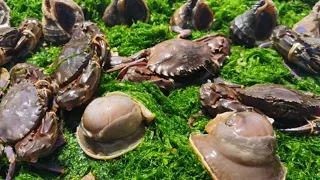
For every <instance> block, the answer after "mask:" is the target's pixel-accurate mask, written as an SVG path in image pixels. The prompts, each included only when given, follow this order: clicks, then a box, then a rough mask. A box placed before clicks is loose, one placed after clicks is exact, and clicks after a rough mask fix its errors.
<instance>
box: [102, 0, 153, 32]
mask: <svg viewBox="0 0 320 180" xmlns="http://www.w3.org/2000/svg"><path fill="white" fill-rule="evenodd" d="M149 16H150V14H149V8H148V5H147V4H146V3H145V1H144V0H112V2H111V4H110V5H109V6H108V7H107V8H106V10H105V11H104V14H103V22H104V24H105V25H106V26H109V27H113V26H115V25H120V24H126V25H129V26H130V25H132V23H133V22H137V21H143V22H148V20H149Z"/></svg>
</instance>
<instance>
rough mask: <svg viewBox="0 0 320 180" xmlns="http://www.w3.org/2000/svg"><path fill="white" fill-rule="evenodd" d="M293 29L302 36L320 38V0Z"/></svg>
mask: <svg viewBox="0 0 320 180" xmlns="http://www.w3.org/2000/svg"><path fill="white" fill-rule="evenodd" d="M292 30H293V31H294V32H296V33H298V34H299V35H301V36H308V37H318V38H320V1H319V2H317V3H316V4H315V5H314V6H313V8H312V11H311V13H310V14H309V15H308V16H306V17H304V18H303V19H301V20H300V21H299V22H297V23H296V24H295V25H294V26H293V28H292Z"/></svg>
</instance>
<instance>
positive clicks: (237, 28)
mask: <svg viewBox="0 0 320 180" xmlns="http://www.w3.org/2000/svg"><path fill="white" fill-rule="evenodd" d="M278 24H279V21H278V10H277V8H276V7H275V5H274V3H273V2H272V0H259V1H258V2H257V3H256V4H255V5H254V6H253V7H252V9H250V10H248V11H246V12H245V13H244V14H241V15H239V16H237V17H236V18H235V19H234V20H233V21H232V22H231V26H230V35H231V39H232V41H234V42H235V43H237V44H240V45H244V46H247V47H254V46H256V44H258V43H257V42H256V41H264V40H267V39H268V38H269V37H270V35H271V33H272V30H273V28H274V27H275V26H277V25H278Z"/></svg>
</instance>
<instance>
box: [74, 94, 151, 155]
mask: <svg viewBox="0 0 320 180" xmlns="http://www.w3.org/2000/svg"><path fill="white" fill-rule="evenodd" d="M153 119H154V115H153V114H152V113H151V112H150V111H149V110H148V109H147V108H146V107H145V106H144V105H142V104H141V103H139V102H137V101H135V100H133V99H132V98H131V97H130V96H129V95H127V94H124V93H121V92H112V93H108V94H106V96H104V97H101V98H97V99H95V100H93V101H92V102H91V103H90V104H89V105H88V106H87V108H86V109H85V111H84V113H83V116H82V119H81V123H80V125H79V127H78V128H77V134H76V135H77V140H78V143H79V145H80V147H81V149H82V150H83V151H84V152H85V153H86V154H87V155H88V156H90V157H92V158H95V159H113V158H116V157H118V156H120V155H122V154H124V153H126V152H128V151H131V150H133V149H134V148H136V147H137V146H138V145H139V144H140V143H141V142H142V140H143V136H144V134H145V125H144V120H146V121H147V122H150V121H152V120H153Z"/></svg>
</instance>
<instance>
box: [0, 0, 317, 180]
mask: <svg viewBox="0 0 320 180" xmlns="http://www.w3.org/2000/svg"><path fill="white" fill-rule="evenodd" d="M6 2H7V4H8V6H9V7H10V8H11V10H12V12H11V22H12V25H13V26H18V24H20V22H21V21H22V20H23V19H24V18H26V17H34V18H38V19H41V17H42V12H41V0H7V1H6ZM76 2H77V3H79V4H80V5H81V6H82V7H83V8H84V12H85V16H86V19H87V20H91V21H94V22H96V23H98V25H99V26H100V28H101V29H102V30H103V31H104V32H105V34H106V36H107V38H108V41H109V43H110V46H111V47H112V50H113V51H117V52H118V53H119V54H120V55H130V54H132V53H135V52H137V51H139V50H141V49H144V48H148V47H151V46H153V45H155V44H157V43H159V42H161V41H164V40H166V39H171V38H174V37H175V36H176V34H173V33H171V32H169V30H168V27H169V24H168V22H169V19H170V16H171V15H172V14H173V12H174V11H175V9H177V8H178V7H180V6H181V5H182V4H183V3H184V1H183V0H147V3H148V5H149V8H150V10H151V18H150V21H149V23H148V24H145V23H137V24H134V25H132V26H131V27H126V26H116V27H113V28H106V27H105V26H104V25H103V23H102V18H101V17H102V14H103V11H104V9H105V7H106V6H107V5H108V4H109V3H110V0H105V1H101V2H100V3H97V2H98V1H96V0H77V1H76ZM207 2H208V4H209V5H210V7H211V8H212V10H213V11H214V12H215V22H214V24H213V26H212V28H211V29H210V30H209V31H206V32H197V31H195V32H194V33H193V36H192V39H196V38H199V37H201V36H203V35H205V34H209V33H224V34H227V35H228V34H229V26H230V22H231V21H232V20H233V19H234V18H235V17H236V16H237V15H238V14H241V13H243V12H244V11H246V10H247V9H249V8H250V7H251V5H252V4H254V2H255V1H251V0H250V1H249V0H223V1H221V0H207ZM315 3H316V0H295V1H290V0H283V1H282V0H277V1H275V4H276V6H277V8H278V10H279V18H280V22H281V24H283V25H287V26H289V27H292V26H293V24H294V23H295V22H297V21H298V20H300V19H301V18H302V17H304V16H306V15H307V14H308V13H309V12H310V10H311V8H312V6H313V5H314V4H315ZM60 50H61V47H51V46H49V47H41V48H40V49H39V50H37V51H36V52H34V53H33V54H32V56H31V57H29V58H27V59H26V61H27V62H31V63H34V64H36V65H38V66H41V67H43V68H45V70H46V72H47V73H50V72H51V71H52V70H51V69H50V68H48V67H49V65H50V64H51V63H52V62H53V61H54V60H55V58H56V57H57V55H58V54H59V52H60ZM115 76H116V73H113V74H104V75H103V76H102V78H101V84H100V86H99V89H98V91H97V92H96V95H95V96H102V95H103V94H105V93H107V92H111V91H123V92H126V93H128V94H131V95H133V96H134V97H135V98H137V99H139V100H140V101H141V102H142V103H144V104H145V105H146V106H147V107H148V108H149V109H150V110H151V111H153V112H154V113H155V115H156V119H155V120H154V121H153V123H151V125H150V126H149V127H148V130H147V134H146V137H145V139H144V141H143V143H142V144H141V145H139V146H138V148H137V149H135V150H134V151H132V152H129V153H127V154H125V155H124V156H121V157H120V158H117V159H114V160H108V161H101V160H93V159H91V158H89V157H88V156H86V155H85V154H84V153H83V152H82V151H81V149H80V147H79V146H78V144H77V141H76V137H75V130H76V127H77V125H78V123H79V122H80V118H81V116H79V114H80V113H79V112H81V111H82V110H83V108H82V109H81V108H78V109H75V110H73V111H71V112H66V113H64V119H65V126H64V129H63V133H64V135H65V136H66V139H67V144H65V145H64V146H62V147H61V148H59V149H57V150H56V151H55V152H54V153H53V154H51V155H50V156H47V157H45V158H42V159H40V160H39V162H41V163H43V164H48V165H52V166H58V167H64V168H66V173H65V174H63V175H58V174H55V173H51V172H47V171H42V170H37V169H35V168H32V167H31V166H30V165H29V164H28V163H25V162H19V163H18V166H17V168H16V173H15V178H16V179H80V178H81V177H83V176H84V175H86V174H87V173H89V172H92V173H93V174H94V175H95V176H96V177H97V179H188V180H191V179H210V176H209V173H208V172H207V171H206V169H205V168H204V167H203V166H202V165H201V163H200V160H199V159H198V158H197V156H196V155H195V154H194V153H193V150H192V148H191V147H190V146H189V141H188V137H189V134H190V133H191V132H195V131H200V132H203V129H204V126H205V125H206V123H207V122H209V120H210V118H209V117H207V116H201V117H200V118H198V119H197V121H196V123H195V127H194V128H192V129H191V128H189V126H188V125H187V119H188V118H189V117H190V116H191V115H192V114H194V113H196V112H198V111H199V110H200V104H199V101H198V90H199V86H191V87H187V88H183V89H178V90H175V91H173V92H171V93H170V94H168V95H165V94H163V93H162V92H161V91H160V90H159V88H158V87H156V86H155V85H152V84H150V83H147V82H146V83H140V84H135V83H129V82H124V83H122V82H121V83H120V82H117V81H115V80H114V79H115ZM219 76H220V77H222V78H224V79H226V80H228V81H231V82H234V83H239V84H243V85H253V84H256V83H279V84H284V85H286V86H290V87H293V88H296V89H299V90H301V91H309V92H312V93H315V94H318V95H320V78H319V77H314V76H311V75H307V76H305V77H303V78H301V79H296V78H294V77H293V76H292V75H291V74H290V72H289V70H288V69H286V68H285V66H284V65H283V63H282V59H281V57H280V56H279V55H278V53H277V52H276V51H275V50H274V49H273V48H269V49H258V48H253V49H246V48H243V47H240V46H235V45H233V46H232V55H231V56H230V58H229V59H228V60H227V61H226V62H225V63H224V65H223V68H222V70H221V72H220V74H219ZM276 132H277V137H278V149H277V153H278V154H279V156H280V158H281V161H282V162H283V163H284V165H285V166H286V167H287V170H288V174H287V179H304V180H305V179H310V180H311V179H320V157H319V156H320V137H317V136H294V135H291V134H284V133H281V132H279V131H276ZM0 168H1V176H2V177H4V176H5V173H6V172H7V169H8V161H7V160H6V158H4V157H3V158H2V160H1V162H0Z"/></svg>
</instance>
